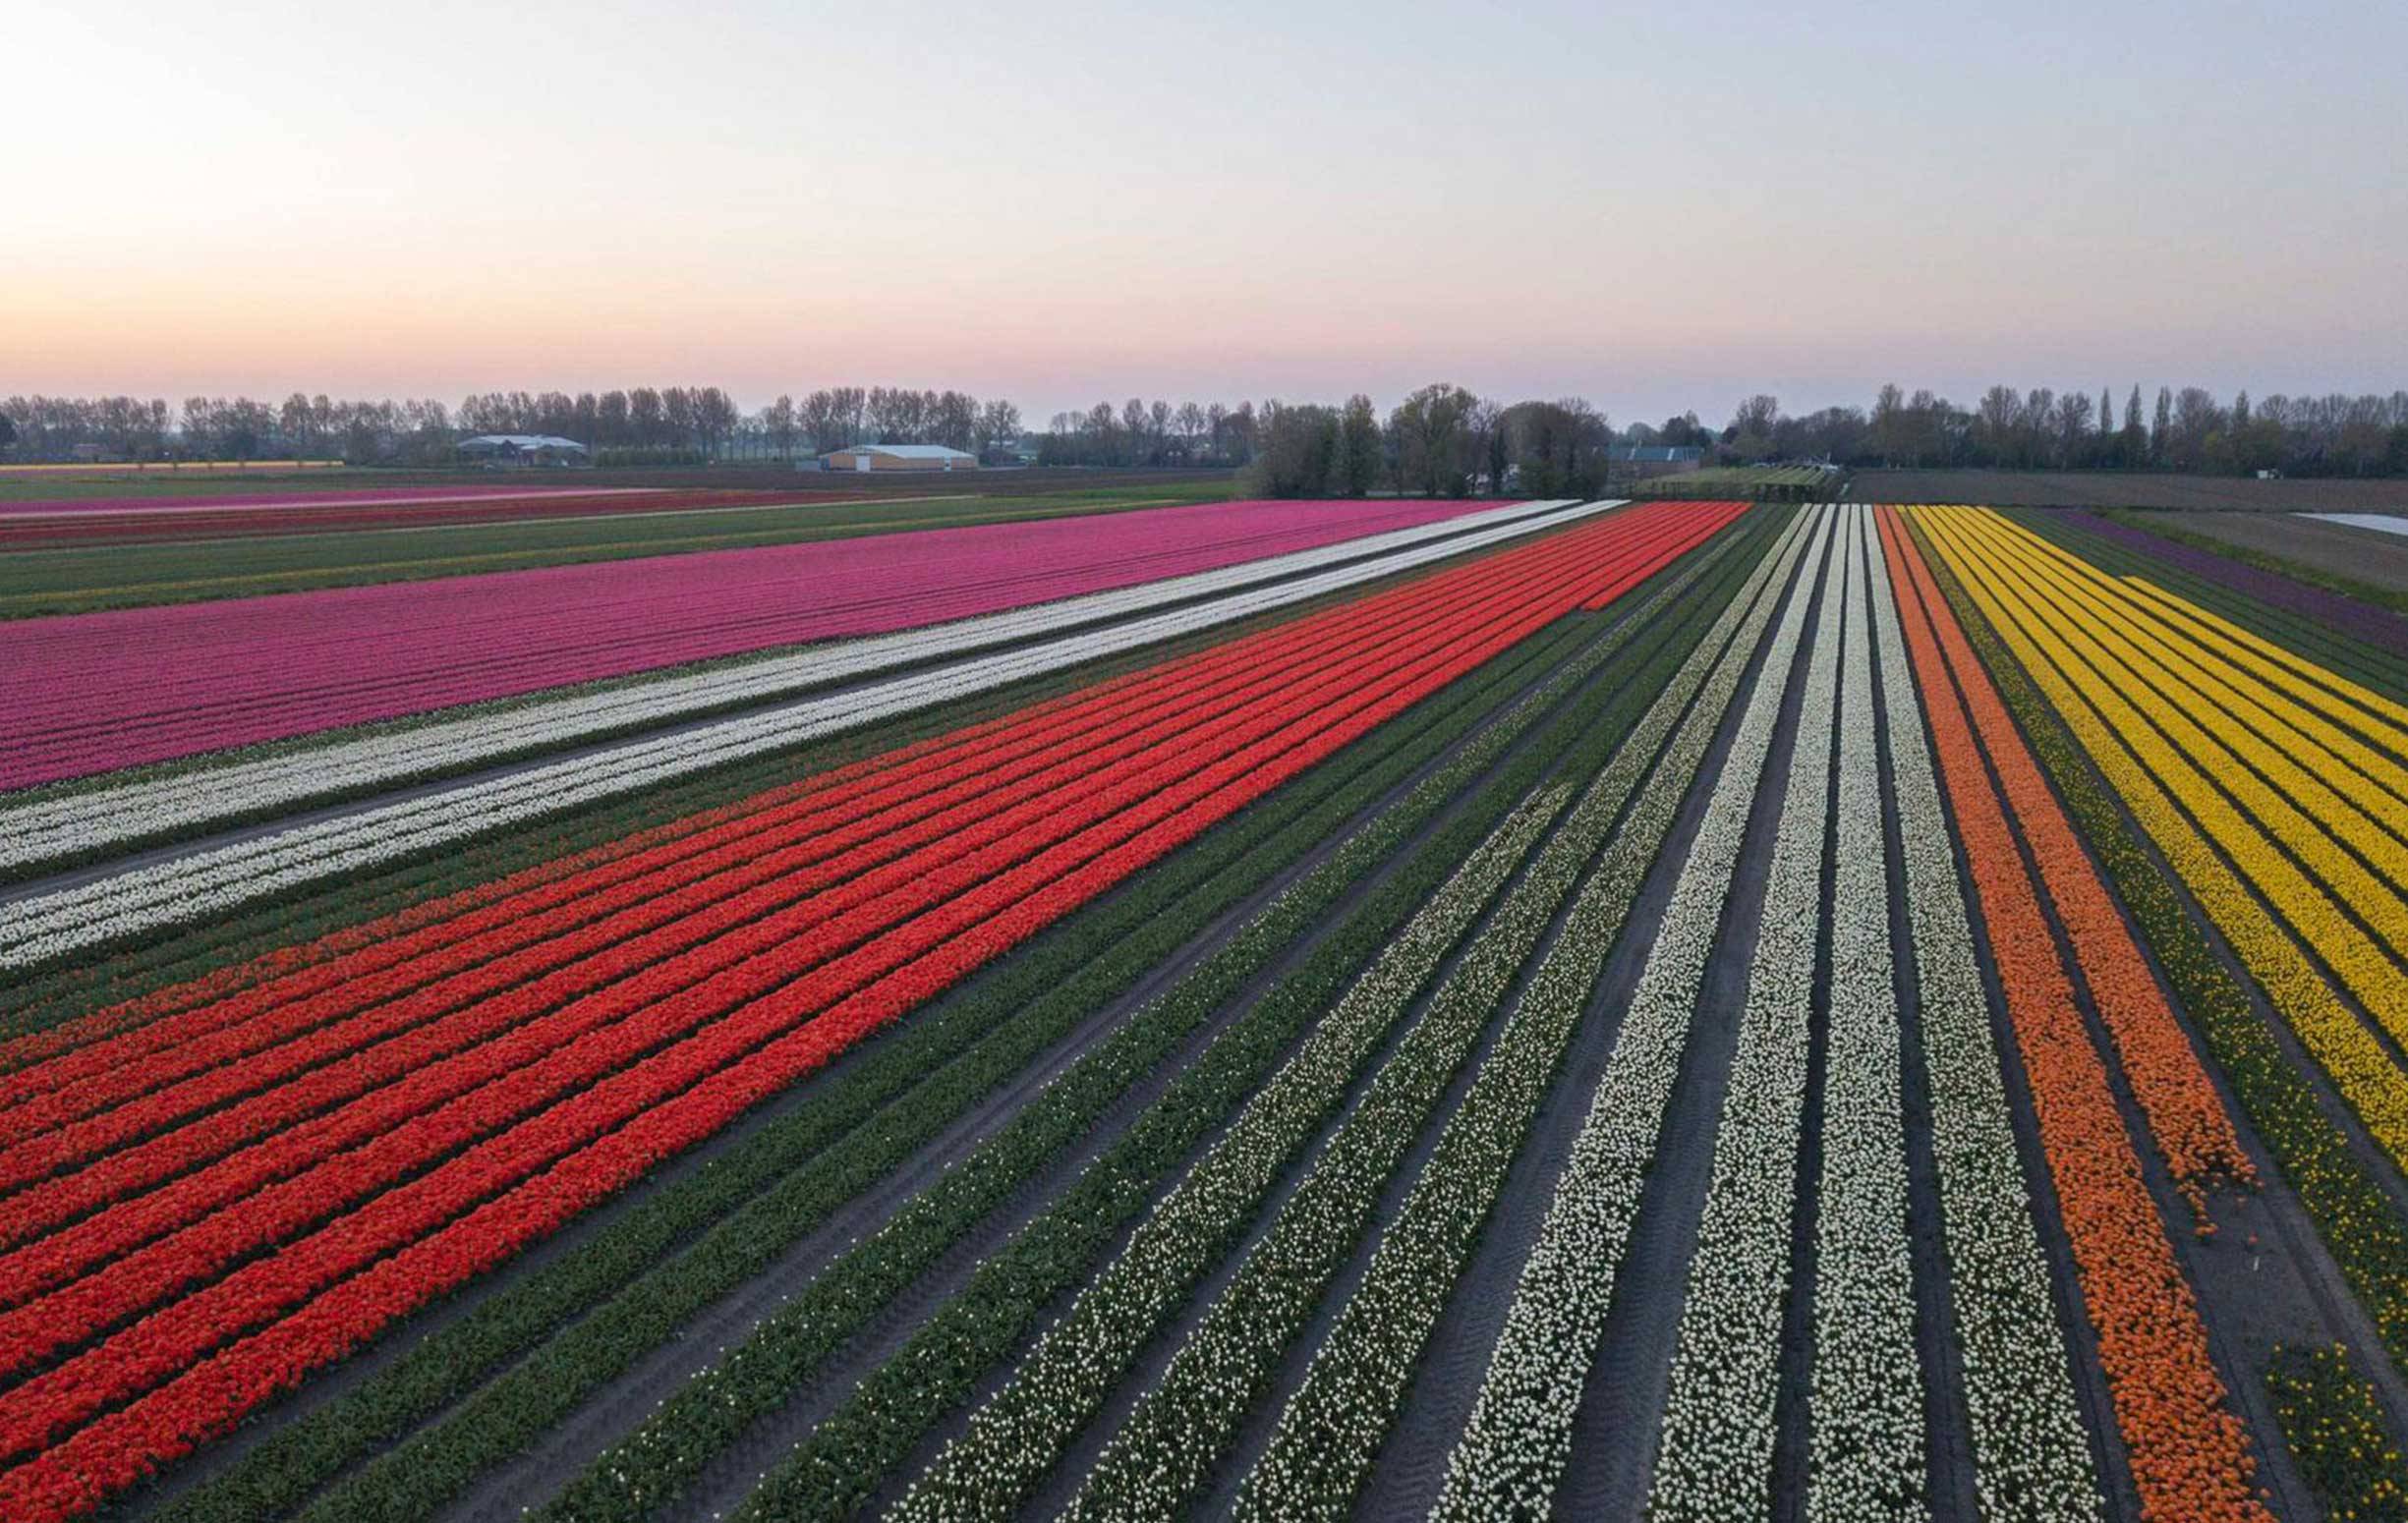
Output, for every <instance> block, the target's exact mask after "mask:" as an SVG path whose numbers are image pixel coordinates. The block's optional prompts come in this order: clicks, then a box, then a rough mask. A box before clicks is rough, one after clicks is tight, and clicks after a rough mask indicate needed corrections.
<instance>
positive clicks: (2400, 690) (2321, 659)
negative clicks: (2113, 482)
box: [2005, 512, 2408, 702]
mask: <svg viewBox="0 0 2408 1523" xmlns="http://www.w3.org/2000/svg"><path fill="white" fill-rule="evenodd" d="M2005 516H2006V517H2007V518H2009V519H2011V520H2012V521H2013V522H2015V523H2016V524H2018V525H2020V526H2021V527H2023V528H2025V529H2028V530H2030V531H2032V533H2034V534H2035V535H2037V536H2040V537H2041V538H2043V539H2046V540H2047V541H2049V542H2050V543H2051V544H2054V545H2055V546H2057V547H2058V548H2059V549H2062V550H2065V551H2067V552H2069V553H2071V554H2074V555H2078V556H2080V557H2081V558H2082V559H2084V560H2086V561H2089V562H2090V563H2091V564H2092V565H2093V566H2095V567H2097V568H2098V569H2099V570H2100V571H2103V572H2106V573H2107V574H2108V575H2110V576H2119V577H2120V576H2138V577H2142V578H2145V579H2147V580H2148V581H2150V582H2151V583H2154V584H2155V585H2156V586H2157V587H2159V588H2162V589H2164V590H2165V591H2166V592H2171V593H2173V594H2174V595H2175V596H2177V597H2181V598H2183V599H2185V600H2186V601H2189V602H2192V603H2196V604H2198V605H2199V606H2200V607H2203V608H2206V609H2208V610H2210V611H2211V612H2213V613H2215V614H2216V615H2217V616H2219V617H2221V618H2225V619H2229V620H2231V621H2232V622H2233V623H2235V624H2238V625H2240V626H2241V627H2242V628H2243V629H2246V630H2248V631H2249V632H2250V633H2251V634H2253V635H2257V636H2260V637H2261V638H2263V639H2266V640H2270V641H2273V642H2274V643H2275V644H2277V645H2280V646H2283V647H2284V648H2286V649H2290V650H2292V651H2294V652H2296V653H2297V654H2299V655H2302V656H2305V657H2307V658H2308V659H2310V660H2313V661H2316V662H2318V663H2319V664H2321V665H2323V666H2326V667H2329V668H2331V669H2332V670H2333V671H2335V672H2338V673H2340V674H2341V675H2343V676H2346V677H2348V678H2349V679H2350V680H2351V681H2353V682H2358V683H2361V684H2363V685H2365V686H2367V687H2370V688H2373V689H2375V690H2376V691H2377V692H2379V693H2381V694H2383V695H2384V696H2385V697H2387V698H2390V699H2392V700H2393V701H2394V702H2408V662H2403V661H2401V660H2400V659H2399V658H2398V657H2396V656H2394V655H2392V654H2391V653H2390V652H2388V651H2386V650H2383V649H2379V647H2376V646H2373V645H2369V644H2368V643H2367V642H2365V641H2363V640H2359V639H2356V638H2355V637H2353V636H2351V635H2349V634H2347V633H2346V632H2344V631H2341V630H2337V629H2334V628H2333V627H2332V626H2330V625H2327V624H2320V623H2318V622H2317V621H2316V620H2314V619H2311V618H2309V617H2308V616H2306V615H2304V614H2300V613H2295V612H2293V611H2291V610H2290V609H2287V608H2279V607H2276V606H2274V605H2273V604H2271V603H2266V602H2262V601H2260V600H2259V599H2258V598H2255V597H2252V596H2251V595H2249V594H2248V593H2247V592H2242V591H2241V590H2240V589H2238V588H2230V587H2225V586H2223V585H2221V584H2220V583H2215V582H2210V581H2208V580H2207V579H2206V578H2205V577H2201V576H2198V575H2196V574H2194V573H2192V572H2190V571H2186V570H2184V569H2183V568H2181V567H2179V566H2176V565H2174V564H2173V563H2171V562H2169V561H2159V560H2151V559H2150V558H2149V557H2147V556H2145V555H2142V554H2140V553H2138V552H2136V551H2135V550H2133V549H2132V547H2131V546H2129V545H2123V544H2117V543H2115V542H2114V541H2112V540H2109V539H2105V538H2102V537H2100V536H2098V535H2096V534H2093V533H2091V532H2089V531H2086V530H2084V529H2081V528H2079V527H2076V526H2071V525H2068V524H2066V523H2065V522H2064V521H2063V517H2062V515H2059V514H2054V513H2044V512H2023V513H2009V514H2007V515H2005ZM2107 516H2108V517H2110V518H2115V517H2116V515H2114V514H2109V515H2107ZM2118 522H2122V520H2121V519H2118ZM2147 532H2148V533H2150V534H2156V533H2158V531H2157V530H2155V529H2153V528H2150V529H2147ZM2262 569H2263V568H2262Z"/></svg>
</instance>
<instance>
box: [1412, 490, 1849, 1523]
mask: <svg viewBox="0 0 2408 1523" xmlns="http://www.w3.org/2000/svg"><path fill="white" fill-rule="evenodd" d="M1804 523H1805V521H1804V520H1801V524H1802V526H1803V525H1804ZM1808 538H1809V536H1805V535H1801V536H1795V537H1793V538H1792V539H1791V540H1790V542H1789V545H1788V547H1787V549H1786V550H1785V551H1784V552H1783V559H1782V561H1781V565H1780V570H1779V572H1778V573H1777V575H1778V577H1779V585H1781V586H1784V587H1787V588H1789V589H1790V592H1789V597H1788V600H1787V604H1786V606H1785V608H1784V611H1783V613H1782V615H1781V622H1780V625H1779V628H1778V630H1777V632H1776V634H1775V636H1774V638H1773V643H1772V647H1771V649H1770V650H1769V651H1768V652H1767V653H1766V655H1765V658H1764V660H1763V663H1762V666H1761V669H1760V671H1759V674H1758V676H1757V678H1756V680H1755V683H1754V686H1753V689H1752V690H1751V692H1750V693H1749V699H1748V705H1747V708H1746V710H1745V712H1744V713H1743V715H1742V717H1741V720H1740V725H1739V729H1738V731H1737V733H1736V734H1735V736H1734V738H1733V740H1732V744H1731V747H1730V750H1729V753H1728V754H1727V756H1726V757H1725V759H1724V761H1723V763H1722V766H1721V769H1720V771H1719V773H1718V774H1717V776H1716V778H1715V782H1714V791H1713V793H1712V794H1711V795H1710V796H1709V797H1708V799H1707V803H1706V810H1705V816H1704V818H1703V820H1702V821H1701V823H1700V824H1699V826H1698V829H1697V836H1696V839H1695V841H1694V842H1693V843H1692V845H1691V848H1690V853H1689V857H1688V860H1687V861H1686V862H1685V863H1683V865H1682V868H1681V874H1680V877H1679V879H1678V881H1677V882H1676V884H1675V886H1674V888H1673V893H1672V899H1671V901H1670V903H1669V904H1668V905H1667V907H1666V909H1665V911H1664V917H1663V920H1662V923H1661V925H1660V927H1659V929H1658V931H1657V932H1656V937H1655V941H1654V944H1653V945H1652V946H1651V947H1650V949H1649V951H1648V954H1647V960H1646V963H1645V965H1644V967H1643V968H1642V970H1641V972H1640V975H1639V979H1638V984H1637V987H1635V988H1634V990H1633V992H1632V995H1631V998H1630V1000H1629V1002H1628V1004H1627V1006H1626V1008H1625V1010H1624V1012H1623V1017H1622V1025H1621V1030H1620V1032H1619V1034H1618V1035H1617V1037H1616V1039H1615V1044H1614V1050H1613V1055H1612V1056H1611V1057H1610V1058H1609V1059H1608V1060H1607V1064H1606V1070H1605V1073H1604V1076H1603V1077H1602V1078H1601V1079H1600V1080H1599V1082H1598V1086H1597V1091H1596V1095H1595V1098H1594V1099H1593V1100H1592V1101H1591V1102H1590V1106H1589V1110H1588V1113H1587V1117H1586V1119H1585V1121H1584V1122H1583V1124H1582V1126H1581V1129H1580V1133H1579V1136H1578V1137H1577V1140H1576V1141H1575V1142H1574V1144H1573V1149H1572V1155H1571V1157H1570V1159H1569V1160H1568V1162H1567V1163H1566V1165H1565V1168H1564V1172H1563V1174H1562V1175H1561V1176H1560V1177H1559V1179H1558V1181H1557V1184H1556V1189H1555V1196H1554V1199H1553V1201H1552V1202H1551V1204H1550V1205H1549V1207H1548V1210H1547V1216H1546V1220H1545V1222H1544V1224H1543V1225H1542V1226H1541V1228H1540V1231H1539V1237H1538V1241H1537V1242H1536V1244H1535V1245H1533V1247H1532V1249H1531V1251H1530V1257H1529V1260H1528V1262H1527V1263H1526V1264H1525V1266H1524V1267H1523V1269H1522V1273H1521V1278H1520V1281H1519V1284H1518V1285H1517V1286H1516V1288H1515V1292H1514V1299H1513V1304H1512V1306H1511V1308H1510V1309H1509V1311H1508V1312H1507V1315H1506V1322H1505V1326H1504V1329H1503V1330H1502V1332H1501V1333H1500V1334H1499V1336H1498V1339H1497V1346H1496V1351H1495V1352H1494V1354H1492V1355H1491V1356H1490V1360H1489V1365H1488V1371H1487V1374H1486V1376H1485V1378H1484V1380H1483V1382H1482V1383H1481V1387H1480V1392H1479V1395H1478V1398H1477V1399H1476V1401H1475V1402H1474V1404H1473V1407H1472V1412H1471V1416H1470V1419H1469V1421H1468V1422H1467V1423H1466V1425H1465V1428H1464V1432H1463V1437H1462V1439H1461V1441H1460V1442H1459V1443H1458V1444H1457V1446H1456V1448H1455V1451H1454V1453H1453V1454H1452V1455H1451V1456H1450V1457H1449V1460H1448V1465H1447V1477H1446V1481H1445V1483H1444V1487H1443V1489H1442V1491H1441V1492H1440V1494H1439V1500H1438V1505H1437V1507H1436V1508H1435V1509H1434V1511H1435V1515H1437V1516H1440V1517H1446V1518H1491V1517H1521V1516H1533V1515H1544V1514H1545V1513H1546V1512H1547V1511H1548V1509H1549V1506H1550V1504H1551V1502H1552V1499H1553V1496H1554V1494H1555V1489H1556V1486H1557V1484H1558V1483H1559V1482H1560V1481H1561V1480H1562V1478H1563V1473H1564V1467H1565V1465H1566V1464H1567V1463H1568V1461H1569V1459H1570V1457H1571V1451H1572V1423H1573V1415H1574V1413H1575V1411H1576V1410H1577V1407H1578V1405H1579V1400H1580V1392H1581V1390H1582V1388H1583V1387H1584V1386H1585V1384H1586V1382H1587V1380H1588V1373H1589V1366H1590V1364H1591V1362H1592V1360H1593V1359H1594V1357H1595V1354H1596V1350H1597V1345H1598V1342H1599V1340H1600V1339H1601V1338H1602V1337H1603V1336H1604V1332H1605V1321H1606V1315H1607V1312H1608V1310H1609V1309H1610V1306H1611V1301H1612V1296H1613V1285H1614V1275H1615V1270H1616V1269H1617V1267H1618V1266H1619V1264H1620V1262H1621V1259H1622V1253H1623V1250H1624V1249H1625V1248H1626V1247H1627V1246H1628V1244H1629V1242H1630V1229H1631V1223H1632V1219H1633V1218H1634V1216H1635V1215H1636V1213H1637V1210H1638V1198H1639V1192H1640V1188H1641V1186H1642V1185H1643V1183H1644V1181H1645V1177H1646V1173H1647V1169H1648V1166H1649V1163H1650V1162H1651V1160H1652V1159H1653V1157H1654V1155H1655V1147H1656V1141H1657V1138H1658V1136H1659V1135H1660V1134H1661V1132H1662V1129H1663V1120H1664V1115H1665V1111H1666V1108H1667V1107H1668V1106H1669V1104H1670V1102H1671V1099H1672V1088H1673V1083H1674V1080H1675V1079H1676V1078H1677V1076H1678V1074H1679V1071H1680V1064H1681V1052H1682V1049H1683V1047H1684V1046H1685V1045H1686V1044H1687V1043H1688V1037H1689V1025H1690V1019H1691V1014H1692V1013H1693V1011H1694V1009H1695V1005H1696V996H1697V990H1698V988H1699V987H1701V985H1702V983H1703V980H1704V977H1705V968H1706V963H1707V961H1708V959H1709V958H1710V956H1711V955H1712V952H1713V948H1714V942H1715V939H1716V932H1717V928H1718V927H1719V926H1720V924H1721V920H1722V911H1723V905H1724V901H1725V900H1726V899H1727V898H1728V897H1729V895H1730V890H1731V883H1732V878H1733V874H1734V873H1735V872H1736V870H1737V867H1738V861H1739V852H1740V847H1741V845H1742V843H1743V842H1744V840H1745V839H1746V836H1747V832H1748V818H1749V811H1750V810H1751V809H1752V807H1753V805H1754V801H1755V794H1756V788H1757V785H1758V783H1759V781H1760V779H1761V777H1762V775H1763V770H1764V765H1765V761H1766V759H1767V757H1768V755H1769V753H1770V750H1771V747H1772V742H1773V732H1774V729H1775V727H1776V725H1777V724H1778V722H1779V719H1780V714H1781V707H1782V704H1783V701H1784V697H1785V695H1786V693H1787V690H1788V685H1789V683H1790V681H1791V680H1792V673H1793V668H1794V667H1795V665H1796V655H1797V651H1798V647H1799V643H1800V640H1801V638H1802V636H1803V634H1804V631H1805V627H1806V604H1807V602H1808V600H1809V599H1808V596H1807V593H1806V587H1807V582H1806V578H1805V577H1803V576H1801V577H1799V578H1797V579H1796V580H1795V582H1793V580H1792V571H1793V568H1794V567H1795V565H1796V564H1797V561H1798V557H1799V554H1800V551H1801V550H1802V549H1805V548H1806V546H1807V544H1808ZM1810 538H1811V545H1812V549H1811V551H1810V553H1809V555H1808V557H1807V561H1806V564H1807V565H1808V566H1809V567H1810V566H1811V565H1812V564H1813V563H1814V560H1815V559H1817V558H1819V556H1820V555H1821V553H1822V548H1823V545H1824V544H1825V542H1826V541H1827V539H1828V528H1827V521H1826V522H1825V523H1824V524H1823V525H1820V526H1817V527H1816V528H1815V530H1814V532H1813V534H1812V536H1810Z"/></svg>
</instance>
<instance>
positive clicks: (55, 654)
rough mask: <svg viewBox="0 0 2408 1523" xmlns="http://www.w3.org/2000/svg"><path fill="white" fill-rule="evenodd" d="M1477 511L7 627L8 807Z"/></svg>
mask: <svg viewBox="0 0 2408 1523" xmlns="http://www.w3.org/2000/svg"><path fill="white" fill-rule="evenodd" d="M1481 506H1484V505H1482V504H1472V503H1462V502H1406V501H1391V502H1385V503H1346V504H1342V503H1304V502H1254V503H1207V504H1199V505H1195V506H1190V507H1176V508H1154V509H1145V510H1140V511H1136V512H1131V513H1121V514H1112V515H1108V516H1105V517H1101V518H1073V519H1039V520H1030V521H1026V522H1021V523H1014V524H997V525H983V526H976V527H971V528H965V529H939V530H924V531H919V532H915V533H906V534H896V535H876V536H863V537H858V538H851V539H836V540H819V541H811V542H806V543H800V544H786V545H771V546H760V547H755V548H749V549H738V550H722V551H707V552H703V553H698V554H692V555H664V556H654V557H648V558H644V559H640V560H628V561H609V562H600V563H594V564H587V565H569V566H555V567H545V568H542V569H538V570H531V571H508V572H495V573H490V574H487V575H483V576H466V577H452V578H445V579H443V580H440V581H434V582H418V583H400V584H387V585H384V586H376V587H358V588H339V589H329V590H325V591H320V592H292V593H284V594H279V595H274V596H268V597H258V598H246V599H228V600H223V601H217V602H208V603H190V604H174V605H165V606H158V607H150V608H129V609H118V610H113V611H109V612H104V613H89V614H69V615H63V616H60V617H55V618H48V619H29V620H20V621H15V622H12V623H9V624H6V625H0V705H4V706H6V707H7V708H8V709H9V710H10V711H11V712H12V713H14V714H16V715H18V716H19V718H20V720H21V722H22V726H23V727H22V729H21V730H20V732H19V734H18V736H17V738H16V744H14V745H12V747H11V748H10V750H9V751H8V752H7V753H6V754H5V755H0V788H18V787H25V786H28V785H29V784H33V783H39V782H46V781H50V780H53V779H57V778H62V777H73V776H80V775H84V774H86V773H91V772H100V771H107V770H111V769H113V768H116V767H122V766H130V765H134V764H137V763H140V762H145V761H159V760H163V759H165V758H169V757H176V756H183V755H189V754H192V753H194V752H199V751H209V750H219V749H223V748H226V747H230V746H243V745H251V744H256V743H258V742H260V741H265V740H272V739H277V738H281V737H285V736H290V735H296V734H302V733H306V732H308V731H311V730H316V729H324V728H328V727H330V726H336V725H346V724H358V723H362V722H365V721H369V720H373V719H381V718H390V717H393V716H396V715H400V714H407V713H416V712H422V711H424V710H427V709H430V708H436V707H441V706H444V705H452V704H465V703H475V702H479V701H482V700H487V699H493V698H500V697H505V696H508V695H511V694H518V693H528V692H534V691H536V690H539V689H542V688H547V687H557V686H559V685H561V684H564V683H571V682H584V681H591V680H594V679H597V678H603V677H612V676H622V675H625V674H628V673H631V672H636V671H642V670H646V669H650V668H655V667H659V666H666V665H671V664H675V663H678V662H683V661H693V660H705V659H710V658H712V657H715V656H722V655H732V654H737V653H740V652H744V651H749V650H757V649H765V648H767V647H771V646H777V645H790V644H797V643H800V642H804V641H813V640H827V639H831V638H837V637H842V636H849V635H864V634H878V633H884V632H887V631H891V630H897V629H905V628H912V627H917V626H923V625H928V624H934V623H939V622H942V621H945V620H948V619H958V618H964V617H969V616H973V615H976V614H981V613H992V612H995V611H997V610H999V609H1003V608H1009V607H1019V606H1025V605H1028V604H1033V603H1040V602H1050V601H1053V600H1055V599H1057V598H1061V597H1069V596H1075V595H1077V594H1080V593H1085V592H1102V591H1106V590H1108V589H1112V588H1116V587H1124V586H1128V585H1131V584H1134V583H1138V582H1150V581H1156V580H1159V579H1161V578H1165V577H1175V576H1182V575H1187V574H1191V573H1194V572H1199V571H1207V570H1212V569H1215V568H1217V567H1220V566H1225V565H1230V564H1233V563H1235V562H1238V561H1245V560H1257V559H1261V558H1263V557H1266V556H1272V555H1280V554H1286V553H1290V552H1293V551H1296V550H1304V549H1312V548H1317V547H1320V546H1323V545H1328V544H1333V543H1336V542H1338V541H1340V540H1345V539H1350V538H1354V537H1356V536H1361V535H1365V534H1376V533H1382V532H1385V531H1389V530H1395V529H1404V528H1412V527H1417V526H1420V525H1425V524H1431V523H1436V522H1440V521H1443V520H1446V519H1450V518H1454V517H1457V516H1459V515H1461V514H1463V513H1465V512H1467V511H1474V510H1476V509H1477V508H1479V507H1481Z"/></svg>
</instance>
